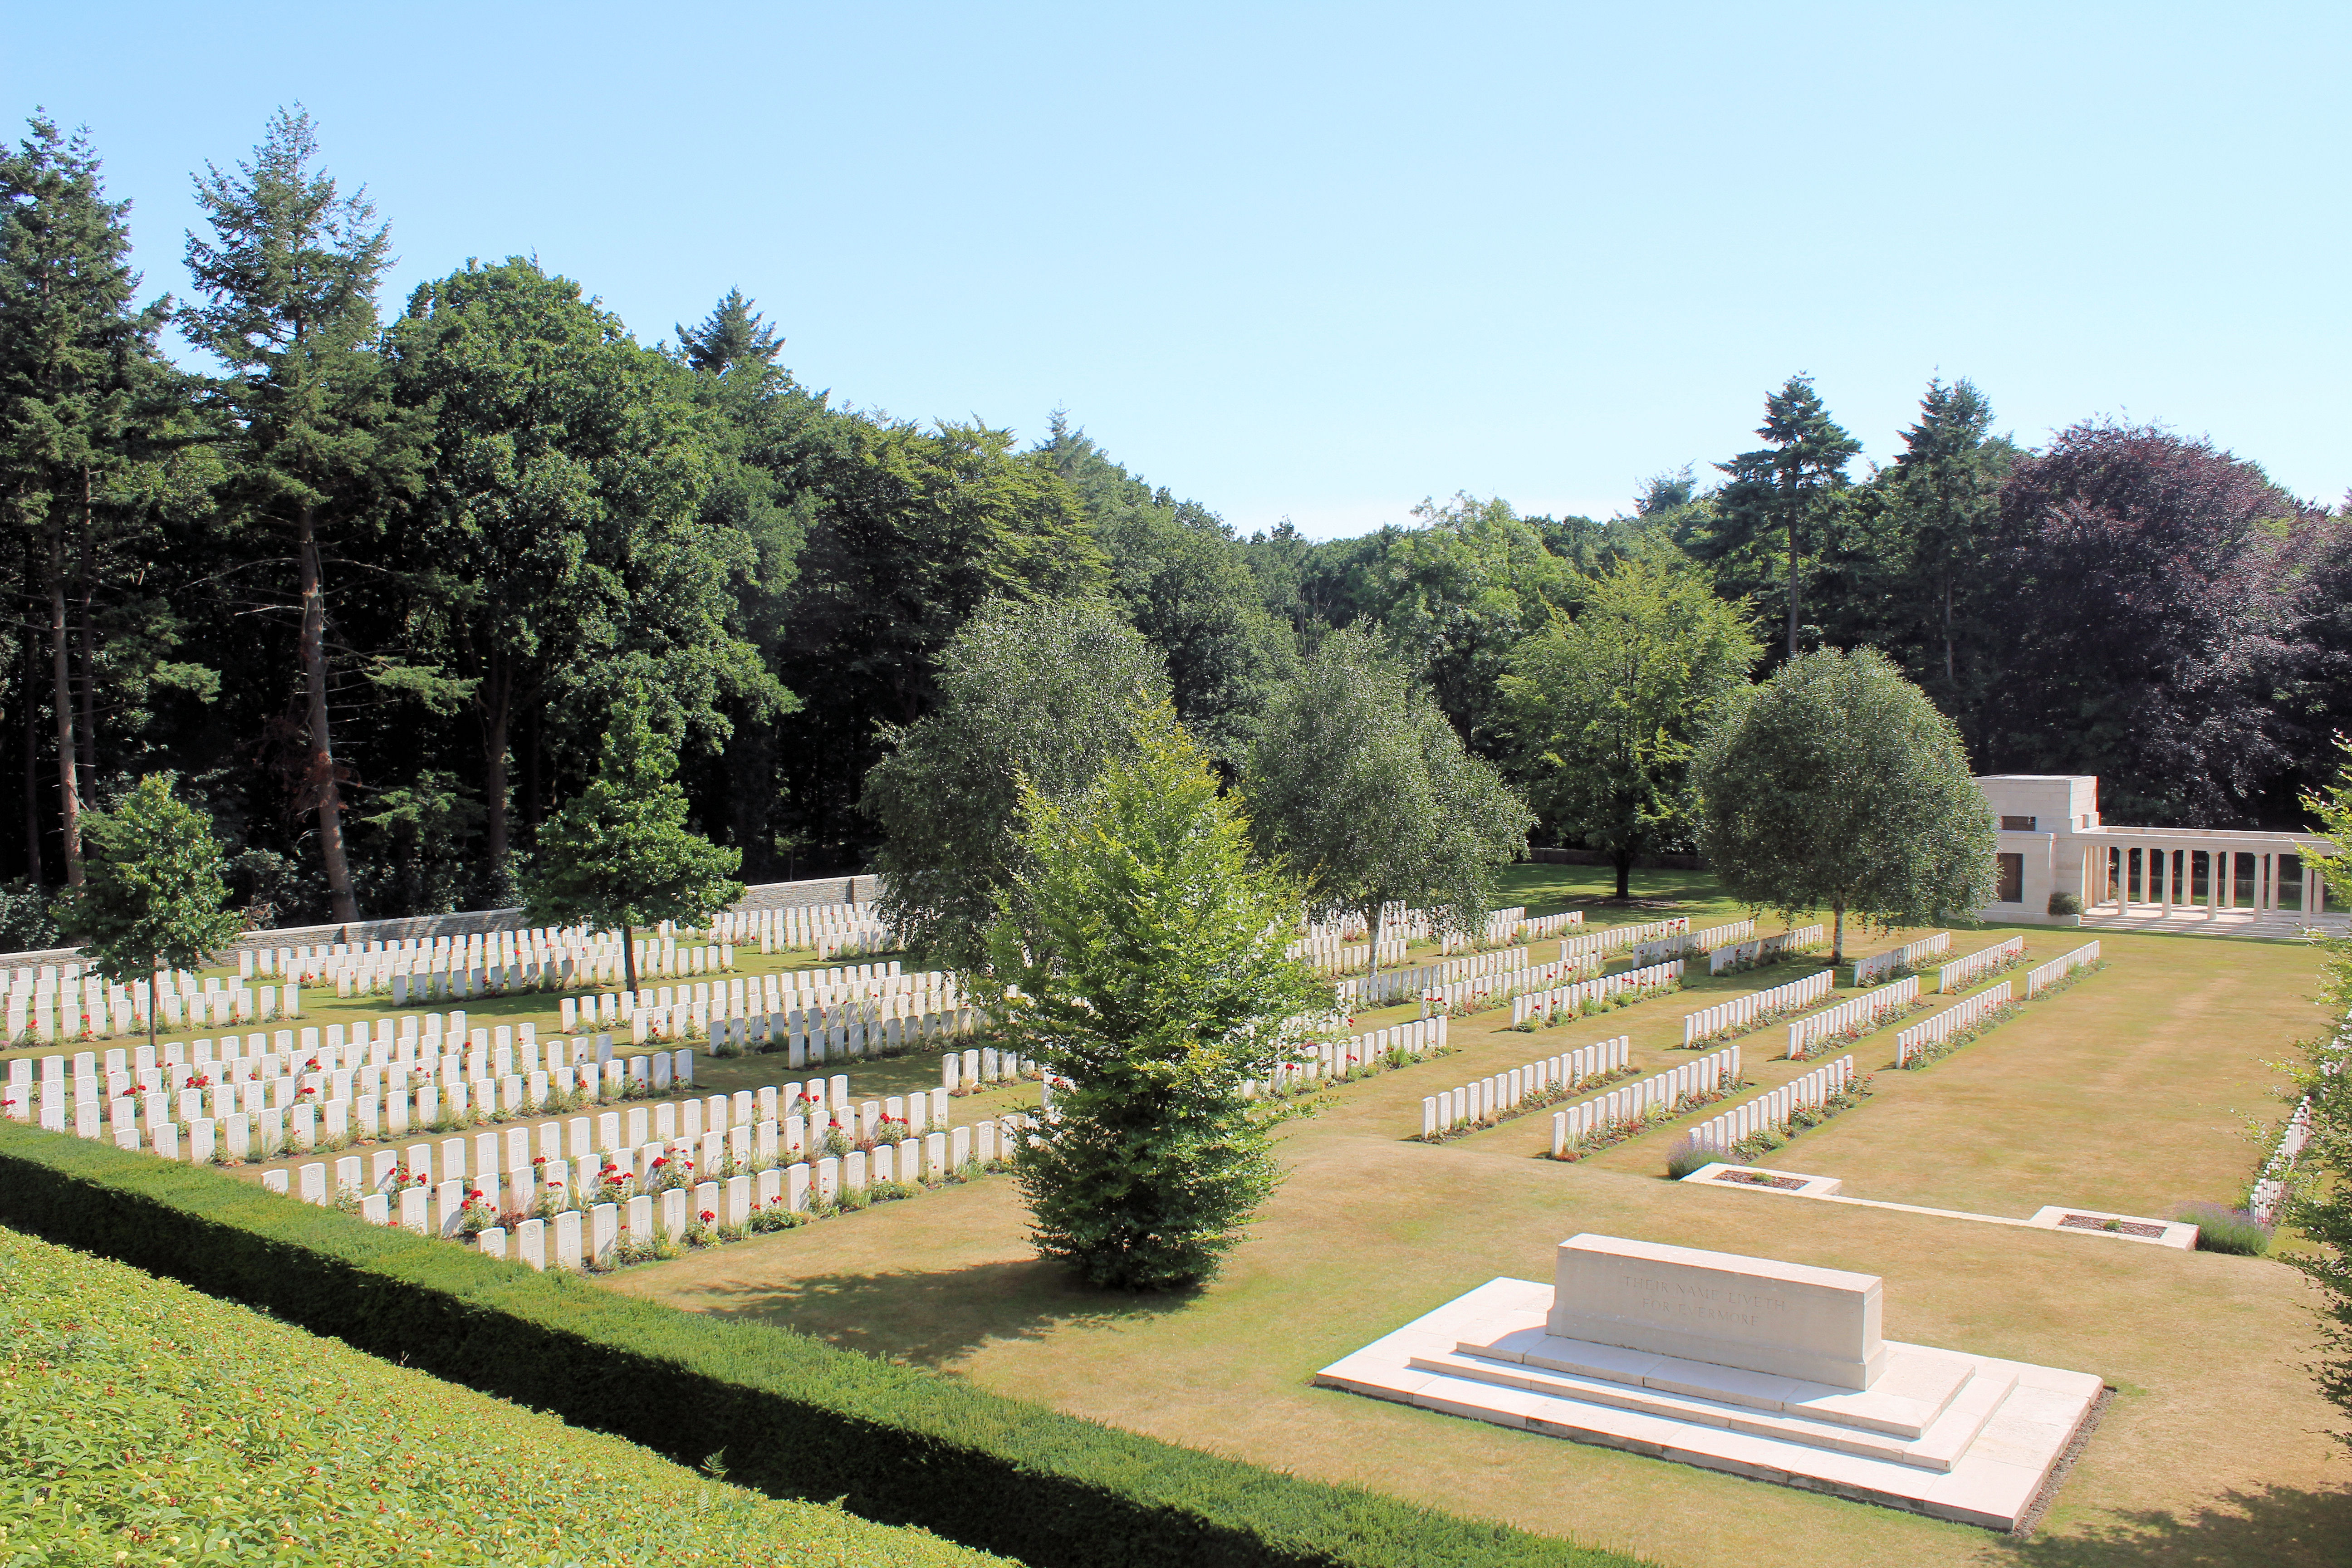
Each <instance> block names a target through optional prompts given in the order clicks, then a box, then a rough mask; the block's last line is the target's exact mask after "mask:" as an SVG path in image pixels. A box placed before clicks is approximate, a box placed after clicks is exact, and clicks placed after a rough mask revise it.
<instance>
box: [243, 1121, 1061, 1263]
mask: <svg viewBox="0 0 2352 1568" xmlns="http://www.w3.org/2000/svg"><path fill="white" fill-rule="evenodd" d="M1018 1135H1019V1133H1018V1131H1017V1129H1015V1128H1013V1127H1011V1126H1003V1127H1000V1125H999V1124H998V1123H997V1122H994V1121H983V1122H981V1123H979V1124H977V1125H976V1126H971V1127H958V1128H953V1129H951V1130H950V1131H945V1132H932V1133H929V1134H927V1135H925V1136H924V1137H923V1138H922V1139H920V1140H919V1141H918V1140H915V1139H908V1140H906V1141H904V1142H901V1143H900V1144H898V1145H897V1146H896V1147H895V1148H894V1147H892V1146H889V1145H882V1146H877V1148H875V1149H874V1150H872V1151H861V1150H853V1151H852V1152H849V1153H848V1154H846V1155H842V1156H838V1157H836V1156H832V1155H827V1156H825V1157H824V1158H822V1159H819V1160H816V1161H814V1162H811V1163H800V1164H793V1165H788V1166H782V1167H770V1168H769V1169H766V1170H763V1171H758V1172H747V1173H736V1174H733V1175H730V1176H727V1177H724V1178H722V1179H719V1180H716V1181H702V1182H697V1183H695V1184H692V1185H691V1186H686V1185H677V1186H668V1187H665V1188H663V1189H662V1190H660V1191H659V1192H655V1193H639V1194H633V1195H630V1196H627V1197H625V1198H623V1199H622V1200H621V1201H619V1202H615V1203H599V1204H592V1205H588V1206H586V1207H585V1208H565V1209H562V1210H560V1211H558V1212H557V1213H555V1214H554V1215H552V1216H551V1217H546V1218H541V1217H537V1216H534V1217H530V1218H526V1219H522V1220H520V1221H519V1222H518V1223H517V1224H516V1225H515V1226H514V1227H513V1230H512V1231H511V1232H509V1230H508V1228H507V1227H506V1226H503V1225H493V1226H488V1227H486V1228H484V1229H482V1230H480V1231H478V1233H476V1235H475V1237H474V1245H475V1246H476V1247H478V1248H479V1249H480V1250H481V1251H482V1252H483V1253H485V1254H487V1255H488V1256H490V1257H493V1258H507V1257H509V1256H512V1257H513V1258H515V1260H517V1261H519V1262H522V1263H525V1264H528V1265H530V1267H532V1268H542V1269H543V1268H548V1267H550V1266H551V1265H552V1266H555V1267H558V1268H586V1267H589V1266H590V1265H592V1264H593V1265H594V1266H598V1267H610V1266H611V1265H612V1264H614V1262H616V1261H618V1253H619V1249H620V1247H621V1243H622V1238H623V1237H629V1238H630V1239H632V1240H633V1241H635V1242H639V1243H647V1244H649V1243H651V1242H652V1241H653V1240H654V1239H655V1236H656V1232H655V1229H654V1226H655V1224H656V1215H659V1223H660V1226H661V1232H662V1234H663V1235H666V1236H667V1237H668V1238H669V1239H671V1240H672V1241H682V1240H684V1239H685V1238H686V1237H687V1236H688V1232H689V1231H690V1230H692V1229H693V1228H694V1227H695V1226H698V1225H699V1226H711V1227H714V1228H716V1227H726V1228H728V1229H734V1230H740V1229H742V1228H744V1227H746V1226H750V1225H751V1220H752V1217H753V1215H755V1214H757V1213H759V1212H760V1211H761V1210H766V1209H774V1208H783V1209H786V1210H788V1211H790V1212H793V1213H807V1212H809V1211H811V1210H812V1209H816V1208H822V1207H826V1206H830V1205H835V1204H836V1203H838V1202H839V1201H840V1199H841V1197H842V1196H843V1195H844V1194H855V1193H860V1192H864V1191H866V1189H867V1187H868V1186H869V1185H871V1184H875V1183H883V1182H888V1183H894V1184H901V1185H906V1186H920V1185H923V1184H930V1183H937V1182H940V1181H943V1180H945V1179H946V1178H947V1177H948V1176H949V1175H950V1173H953V1172H955V1171H959V1170H961V1169H963V1168H964V1167H965V1166H967V1165H971V1164H974V1163H977V1164H981V1165H988V1164H992V1163H995V1162H996V1161H997V1160H998V1159H999V1158H1000V1157H1001V1155H1002V1154H1003V1152H1005V1150H1006V1148H1007V1146H1008V1145H1009V1143H1010V1142H1011V1141H1012V1139H1013V1138H1014V1137H1017V1136H1018ZM341 1163H342V1164H349V1163H352V1162H350V1161H344V1162H341ZM292 1177H293V1179H292V1180H291V1181H290V1182H289V1173H287V1172H285V1171H283V1170H278V1171H271V1172H268V1173H265V1175H264V1179H263V1184H264V1186H265V1187H267V1188H268V1190H270V1191H272V1192H277V1193H280V1194H286V1195H288V1196H294V1197H299V1199H300V1200H301V1201H304V1202H308V1203H313V1204H318V1205H322V1206H323V1205H332V1204H333V1203H335V1202H336V1201H338V1197H339V1194H338V1192H337V1191H336V1190H335V1186H331V1184H330V1181H329V1176H328V1172H327V1168H326V1167H325V1166H324V1165H323V1164H313V1165H305V1166H302V1167H300V1168H299V1170H298V1171H297V1172H295V1173H292ZM336 1185H340V1184H336ZM487 1200H488V1194H487V1193H485V1191H484V1190H483V1189H481V1188H479V1187H477V1186H473V1185H471V1184H468V1183H467V1182H465V1181H463V1180H445V1181H443V1182H440V1183H439V1184H434V1185H431V1186H425V1185H410V1186H406V1187H404V1188H402V1189H401V1190H399V1191H397V1192H394V1193H370V1194H366V1195H364V1196H363V1197H362V1199H361V1203H360V1215H361V1217H362V1219H363V1220H365V1221H366V1222H368V1223H370V1224H373V1225H380V1226H394V1225H396V1226H402V1227H403V1228H404V1229H408V1230H412V1231H415V1232H416V1233H417V1234H419V1235H424V1236H442V1237H451V1238H459V1239H462V1238H463V1237H465V1235H466V1232H467V1215H468V1214H469V1213H471V1212H474V1211H477V1210H478V1209H480V1208H482V1207H484V1206H485V1205H486V1204H487ZM511 1212H517V1211H509V1210H505V1209H501V1208H497V1207H491V1208H490V1209H489V1213H490V1214H491V1215H498V1216H501V1217H503V1216H504V1215H508V1214H509V1213H511ZM551 1241H552V1249H551V1248H550V1242H551Z"/></svg>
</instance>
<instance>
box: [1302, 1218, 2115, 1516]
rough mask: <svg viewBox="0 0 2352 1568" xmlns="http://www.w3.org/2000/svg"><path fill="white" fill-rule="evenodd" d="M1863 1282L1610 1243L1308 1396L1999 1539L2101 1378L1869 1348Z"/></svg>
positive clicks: (1484, 1292)
mask: <svg viewBox="0 0 2352 1568" xmlns="http://www.w3.org/2000/svg"><path fill="white" fill-rule="evenodd" d="M1882 1295H1883V1291H1882V1288H1881V1284H1880V1281H1879V1279H1878V1278H1877V1277H1876V1276H1875V1275H1869V1274H1849V1273H1845V1272H1843V1271H1842V1270H1839V1269H1833V1268H1809V1267H1807V1266H1805V1265H1803V1264H1796V1263H1780V1262H1774V1261H1772V1260H1770V1259H1768V1258H1742V1257H1739V1256H1738V1255H1736V1254H1733V1253H1727V1252H1706V1251H1702V1250H1700V1249H1698V1248H1696V1247H1666V1246H1661V1245H1659V1244H1657V1243H1654V1242H1646V1241H1629V1240H1626V1239H1623V1238H1622V1237H1608V1236H1592V1235H1584V1236H1575V1237H1570V1238H1569V1239H1568V1240H1566V1241H1564V1242H1562V1243H1560V1245H1559V1254H1558V1261H1557V1264H1556V1268H1555V1274H1554V1279H1553V1283H1552V1284H1551V1285H1550V1286H1549V1287H1547V1286H1544V1285H1540V1284H1538V1283H1536V1282H1535V1281H1532V1280H1527V1279H1494V1280H1490V1281H1488V1282H1487V1283H1486V1284H1485V1285H1482V1286H1480V1287H1479V1288H1478V1289H1475V1290H1473V1291H1471V1292H1470V1293H1469V1294H1468V1295H1466V1296H1463V1297H1460V1298H1458V1299H1457V1300H1453V1301H1450V1302H1448V1303H1446V1304H1445V1305H1444V1306H1443V1307H1440V1308H1438V1309H1437V1310H1435V1311H1433V1312H1431V1313H1430V1314H1429V1315H1428V1316H1426V1317H1423V1318H1421V1319H1418V1320H1417V1321H1413V1322H1411V1323H1408V1324H1406V1325H1405V1326H1404V1327H1403V1328H1402V1329H1399V1330H1398V1331H1396V1332H1394V1333H1392V1334H1390V1335H1388V1336H1386V1337H1385V1338H1382V1339H1380V1340H1376V1341H1374V1342H1372V1343H1370V1344H1369V1345H1367V1346H1365V1347H1364V1348H1363V1349H1362V1350H1360V1351H1358V1352H1356V1353H1355V1354H1353V1355H1350V1356H1348V1357H1345V1358H1344V1359H1342V1360H1340V1361H1338V1362H1334V1363H1332V1364H1331V1365H1329V1366H1327V1367H1325V1368H1324V1369H1323V1370H1322V1371H1321V1372H1320V1373H1317V1374H1316V1382H1318V1384H1325V1385H1327V1386H1329V1387H1333V1388H1343V1389H1347V1390H1349V1391H1350V1392H1353V1393H1357V1394H1370V1395H1372V1396H1373V1397H1375V1398H1381V1399H1393V1400H1397V1401H1400V1402H1402V1403H1404V1404H1409V1405H1420V1406H1422V1407H1423V1408H1424V1409H1429V1410H1437V1411H1442V1412H1444V1413H1446V1414H1448V1415H1469V1416H1475V1417H1476V1418H1477V1419H1479V1420H1482V1421H1492V1422H1495V1423H1496V1424H1497V1425H1499V1426H1515V1427H1519V1428H1522V1429H1524V1430H1527V1431H1530V1432H1541V1433H1545V1434H1547V1435H1549V1436H1559V1437H1569V1438H1573V1439H1575V1440H1577V1441H1580V1442H1587V1443H1601V1444H1605V1445H1607V1446H1609V1447H1617V1448H1625V1449H1629V1450H1632V1451H1633V1452H1635V1453H1642V1454H1648V1455H1652V1456H1654V1457H1655V1458H1664V1459H1674V1460H1677V1461H1679V1462H1681V1463H1684V1464H1690V1465H1699V1466H1703V1467H1705V1468H1709V1469H1717V1470H1727V1471H1730V1472H1731V1473H1733V1474H1736V1475H1744V1476H1750V1477H1754V1478H1756V1479H1759V1480H1769V1481H1776V1482H1779V1483H1780V1484H1781V1485H1784V1486H1795V1487H1804V1488H1807V1489H1811V1490H1815V1491H1826V1492H1834V1493H1837V1494H1839V1495H1841V1496H1844V1497H1851V1498H1856V1499H1860V1500H1864V1501H1867V1502H1875V1503H1883V1504H1886V1505H1888V1506H1890V1507H1895V1508H1902V1509H1908V1510H1913V1511H1915V1512H1918V1513H1925V1514H1932V1515H1934V1516H1936V1517H1937V1518H1941V1519H1953V1520H1959V1521H1963V1522H1966V1523H1969V1524H1979V1525H1985V1526H1989V1527H1990V1528H1993V1529H1997V1530H2010V1529H2014V1528H2015V1527H2016V1525H2017V1523H2018V1521H2020V1520H2021V1518H2023V1517H2024V1515H2025V1514H2026V1513H2027V1512H2028V1511H2029V1510H2031V1508H2032V1504H2033V1500H2034V1498H2035V1496H2036V1494H2037V1493H2039V1492H2040V1491H2041V1489H2042V1484H2043V1482H2044V1481H2045V1480H2046V1479H2048V1477H2049V1475H2050V1472H2051V1469H2052V1468H2053V1466H2055V1464H2056V1463H2057V1461H2058V1458H2059V1457H2060V1456H2061V1455H2062V1454H2063V1452H2064V1451H2065V1449H2066V1447H2067V1446H2068V1444H2069V1443H2070V1442H2071V1441H2072V1440H2073V1438H2074V1434H2075V1432H2076V1430H2077V1429H2078V1428H2079V1427H2080V1426H2082V1424H2083V1422H2084V1419H2085V1418H2086V1417H2087V1416H2088V1415H2089V1414H2090V1411H2091V1409H2092V1406H2093V1405H2095V1404H2096V1403H2097V1400H2098V1397H2099V1391H2100V1387H2101V1384H2100V1380H2099V1379H2098V1378H2096V1377H2094V1376H2091V1375H2090V1374H2088V1373H2078V1372H2061V1371H2058V1370H2056V1369H2054V1368H2051V1367H2042V1366H2031V1365H2027V1364H2026V1363H2021V1362H2011V1361H2000V1360H1998V1359H1995V1358H1993V1357H1990V1356H1976V1355H1969V1354H1967V1353H1965V1352H1958V1351H1947V1350H1936V1349H1932V1348H1930V1347H1928V1346H1926V1345H1910V1344H1903V1343H1899V1342H1893V1341H1889V1340H1886V1339H1884V1338H1883V1337H1882V1336H1881V1332H1880V1312H1881V1305H1882Z"/></svg>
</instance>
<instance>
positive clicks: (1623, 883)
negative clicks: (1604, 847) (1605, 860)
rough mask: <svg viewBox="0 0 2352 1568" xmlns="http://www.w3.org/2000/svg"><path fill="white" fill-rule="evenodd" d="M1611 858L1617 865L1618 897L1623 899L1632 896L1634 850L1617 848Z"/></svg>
mask: <svg viewBox="0 0 2352 1568" xmlns="http://www.w3.org/2000/svg"><path fill="white" fill-rule="evenodd" d="M1610 859H1611V860H1612V861H1613V862H1615V864H1616V867H1617V897H1618V898H1619V899H1621V900H1623V899H1630V898H1632V897H1633V851H1632V850H1630V849H1620V850H1617V851H1615V852H1614V853H1613V854H1612V855H1611V856H1610Z"/></svg>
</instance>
